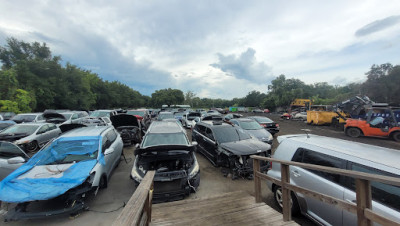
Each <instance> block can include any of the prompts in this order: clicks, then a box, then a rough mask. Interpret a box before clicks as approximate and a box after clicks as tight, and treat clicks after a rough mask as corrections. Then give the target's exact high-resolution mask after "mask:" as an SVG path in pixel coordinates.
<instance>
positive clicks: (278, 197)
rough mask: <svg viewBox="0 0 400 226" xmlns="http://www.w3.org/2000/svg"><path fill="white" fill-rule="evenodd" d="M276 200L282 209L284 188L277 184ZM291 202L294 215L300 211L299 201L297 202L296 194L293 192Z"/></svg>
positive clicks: (275, 190)
mask: <svg viewBox="0 0 400 226" xmlns="http://www.w3.org/2000/svg"><path fill="white" fill-rule="evenodd" d="M274 201H275V204H276V205H277V206H278V207H279V209H280V210H282V207H283V205H282V202H283V201H282V188H281V187H280V186H275V189H274ZM291 204H292V215H293V216H294V215H297V214H298V213H299V212H300V207H299V203H298V202H297V199H296V196H295V195H294V194H293V193H291Z"/></svg>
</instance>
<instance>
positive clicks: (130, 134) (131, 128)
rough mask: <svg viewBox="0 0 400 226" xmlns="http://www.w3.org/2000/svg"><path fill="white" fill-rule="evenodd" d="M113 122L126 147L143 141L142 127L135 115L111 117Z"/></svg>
mask: <svg viewBox="0 0 400 226" xmlns="http://www.w3.org/2000/svg"><path fill="white" fill-rule="evenodd" d="M110 119H111V122H112V125H113V126H114V128H115V129H117V131H118V133H119V134H120V135H121V138H122V141H123V142H124V145H132V144H135V143H140V142H141V141H142V126H141V123H140V122H139V120H138V119H137V118H136V116H134V115H128V114H118V115H113V116H111V118H110Z"/></svg>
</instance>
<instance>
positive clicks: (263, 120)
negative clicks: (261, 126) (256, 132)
mask: <svg viewBox="0 0 400 226" xmlns="http://www.w3.org/2000/svg"><path fill="white" fill-rule="evenodd" d="M254 119H255V120H257V122H259V123H272V122H274V121H272V120H271V119H269V118H254Z"/></svg>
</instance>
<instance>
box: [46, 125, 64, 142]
mask: <svg viewBox="0 0 400 226" xmlns="http://www.w3.org/2000/svg"><path fill="white" fill-rule="evenodd" d="M47 133H49V140H47V142H48V141H50V140H51V139H54V138H56V137H58V136H60V134H61V130H60V129H59V128H58V127H57V126H56V125H54V124H49V128H48V131H47Z"/></svg>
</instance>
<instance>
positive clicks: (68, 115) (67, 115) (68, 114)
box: [61, 113, 72, 120]
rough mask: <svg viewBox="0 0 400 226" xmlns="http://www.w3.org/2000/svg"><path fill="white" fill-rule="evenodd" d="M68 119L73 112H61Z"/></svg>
mask: <svg viewBox="0 0 400 226" xmlns="http://www.w3.org/2000/svg"><path fill="white" fill-rule="evenodd" d="M61 114H62V115H63V116H64V117H65V118H66V119H67V120H69V119H70V118H71V116H72V114H71V113H61Z"/></svg>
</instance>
